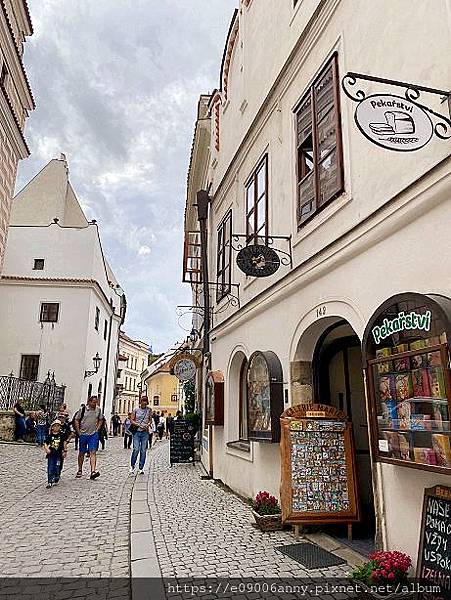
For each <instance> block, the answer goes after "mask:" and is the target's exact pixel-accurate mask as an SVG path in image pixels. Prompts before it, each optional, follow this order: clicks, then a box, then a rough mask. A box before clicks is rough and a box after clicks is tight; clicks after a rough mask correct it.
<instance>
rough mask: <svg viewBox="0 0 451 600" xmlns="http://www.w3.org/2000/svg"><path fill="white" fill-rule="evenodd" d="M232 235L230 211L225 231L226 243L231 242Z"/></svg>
mask: <svg viewBox="0 0 451 600" xmlns="http://www.w3.org/2000/svg"><path fill="white" fill-rule="evenodd" d="M231 237H232V213H230V215H229V217H228V218H227V221H226V223H225V232H224V244H228V242H230V238H231Z"/></svg>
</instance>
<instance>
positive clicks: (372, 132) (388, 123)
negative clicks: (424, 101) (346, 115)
mask: <svg viewBox="0 0 451 600" xmlns="http://www.w3.org/2000/svg"><path fill="white" fill-rule="evenodd" d="M354 120H355V122H356V124H357V127H358V128H359V129H360V131H361V132H362V133H363V135H364V136H365V137H366V138H368V139H369V140H370V141H371V142H373V143H374V144H377V145H378V146H382V147H383V148H387V149H388V150H398V151H400V152H409V151H411V150H418V149H419V148H422V147H423V146H425V145H426V144H427V143H428V142H429V140H430V139H431V138H432V134H433V131H434V128H433V125H432V121H431V119H430V117H429V115H428V114H427V113H426V111H424V110H423V109H422V108H420V107H419V106H417V105H416V104H413V102H410V101H409V100H407V99H405V98H402V97H401V96H392V95H389V94H376V95H374V96H369V97H368V98H365V100H363V101H362V102H360V104H358V106H357V108H356V110H355V114H354Z"/></svg>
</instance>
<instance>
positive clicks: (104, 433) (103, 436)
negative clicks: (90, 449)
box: [99, 417, 108, 450]
mask: <svg viewBox="0 0 451 600" xmlns="http://www.w3.org/2000/svg"><path fill="white" fill-rule="evenodd" d="M107 439H108V424H107V422H106V419H105V417H102V425H101V426H100V429H99V441H100V445H101V446H102V450H105V442H106V440H107Z"/></svg>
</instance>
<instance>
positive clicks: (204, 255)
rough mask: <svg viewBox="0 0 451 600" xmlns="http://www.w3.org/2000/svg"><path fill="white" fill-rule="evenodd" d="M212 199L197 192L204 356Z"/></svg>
mask: <svg viewBox="0 0 451 600" xmlns="http://www.w3.org/2000/svg"><path fill="white" fill-rule="evenodd" d="M209 202H210V197H209V195H208V192H206V191H205V190H200V191H199V192H197V218H198V221H199V230H200V248H201V266H202V287H203V295H204V344H203V346H204V355H208V354H209V353H210V292H209V287H208V241H207V218H208V205H209Z"/></svg>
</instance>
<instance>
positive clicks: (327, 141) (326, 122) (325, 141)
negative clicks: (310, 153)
mask: <svg viewBox="0 0 451 600" xmlns="http://www.w3.org/2000/svg"><path fill="white" fill-rule="evenodd" d="M336 145H337V131H336V126H335V112H334V111H331V112H329V113H328V114H327V115H326V117H325V118H324V119H323V120H322V121H321V122H320V123H319V124H318V155H319V160H322V159H323V158H324V157H325V156H326V154H327V153H328V152H330V151H331V150H332V149H333V148H335V146H336Z"/></svg>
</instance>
